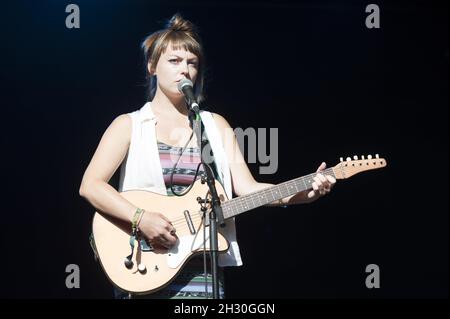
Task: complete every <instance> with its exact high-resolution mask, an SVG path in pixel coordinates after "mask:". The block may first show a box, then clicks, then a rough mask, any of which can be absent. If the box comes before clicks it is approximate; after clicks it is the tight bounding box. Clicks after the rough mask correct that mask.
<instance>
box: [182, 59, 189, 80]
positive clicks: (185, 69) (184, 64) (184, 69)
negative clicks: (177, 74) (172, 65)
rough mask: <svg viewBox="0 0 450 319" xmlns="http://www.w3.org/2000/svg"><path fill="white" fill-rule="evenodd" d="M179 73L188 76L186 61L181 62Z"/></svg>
mask: <svg viewBox="0 0 450 319" xmlns="http://www.w3.org/2000/svg"><path fill="white" fill-rule="evenodd" d="M181 74H183V75H184V76H185V77H189V67H188V64H187V62H185V63H181Z"/></svg>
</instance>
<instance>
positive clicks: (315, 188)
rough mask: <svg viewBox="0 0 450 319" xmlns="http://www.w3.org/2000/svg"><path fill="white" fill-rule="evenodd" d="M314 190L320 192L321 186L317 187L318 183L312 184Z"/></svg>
mask: <svg viewBox="0 0 450 319" xmlns="http://www.w3.org/2000/svg"><path fill="white" fill-rule="evenodd" d="M312 188H313V190H315V191H318V190H319V186H317V183H316V182H313V183H312Z"/></svg>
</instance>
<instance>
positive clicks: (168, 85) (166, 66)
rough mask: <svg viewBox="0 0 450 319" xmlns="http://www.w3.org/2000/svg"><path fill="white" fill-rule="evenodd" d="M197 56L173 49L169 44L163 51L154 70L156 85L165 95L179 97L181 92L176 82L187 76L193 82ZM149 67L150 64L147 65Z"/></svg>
mask: <svg viewBox="0 0 450 319" xmlns="http://www.w3.org/2000/svg"><path fill="white" fill-rule="evenodd" d="M198 63H199V61H198V57H197V56H196V55H195V54H193V53H191V52H189V51H186V50H184V49H183V48H181V49H179V50H174V49H173V48H172V46H171V45H169V46H168V48H167V50H166V52H163V53H162V54H161V56H160V58H159V61H158V63H157V65H156V69H155V72H154V73H153V74H155V75H156V78H157V80H158V87H159V89H161V90H162V91H163V92H164V93H165V94H166V95H167V96H172V97H180V96H182V95H183V94H182V93H180V92H179V91H178V82H179V81H180V80H182V79H184V78H187V79H189V80H191V81H192V83H193V84H195V80H196V78H197V74H198ZM149 68H150V65H149Z"/></svg>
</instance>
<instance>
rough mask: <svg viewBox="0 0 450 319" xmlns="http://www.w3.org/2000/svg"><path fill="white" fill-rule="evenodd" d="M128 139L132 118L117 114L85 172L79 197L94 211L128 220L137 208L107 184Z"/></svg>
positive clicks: (125, 151)
mask: <svg viewBox="0 0 450 319" xmlns="http://www.w3.org/2000/svg"><path fill="white" fill-rule="evenodd" d="M130 139H131V118H130V117H129V116H128V115H126V114H123V115H120V116H118V117H117V118H116V119H115V120H114V121H113V122H112V123H111V125H110V126H109V127H108V128H107V130H106V131H105V133H104V134H103V136H102V138H101V140H100V143H99V145H98V147H97V149H96V151H95V153H94V155H93V157H92V159H91V162H90V163H89V165H88V167H87V169H86V171H85V172H84V175H83V179H82V181H81V186H80V190H79V193H80V196H82V197H84V198H85V199H86V200H87V201H88V202H89V203H90V204H91V205H92V206H94V207H95V208H96V209H97V210H99V211H101V212H104V213H107V214H110V215H112V216H114V217H116V218H119V219H121V220H124V221H127V222H131V220H132V217H133V215H134V212H135V211H136V209H137V207H136V206H134V205H132V204H131V203H130V202H129V201H127V200H126V199H125V198H123V197H122V196H120V194H119V193H118V192H117V191H116V190H115V189H114V188H113V187H112V186H111V185H109V184H108V182H109V180H110V179H111V177H112V176H113V175H114V172H115V171H116V170H117V168H118V167H119V165H120V164H121V163H122V161H123V159H124V158H125V155H126V153H127V151H128V147H129V145H130Z"/></svg>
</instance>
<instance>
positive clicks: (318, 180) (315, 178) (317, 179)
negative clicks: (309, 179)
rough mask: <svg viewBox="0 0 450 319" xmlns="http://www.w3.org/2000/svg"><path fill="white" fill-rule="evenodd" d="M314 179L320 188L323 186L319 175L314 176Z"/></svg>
mask: <svg viewBox="0 0 450 319" xmlns="http://www.w3.org/2000/svg"><path fill="white" fill-rule="evenodd" d="M314 181H315V182H316V185H317V187H318V188H319V189H320V188H321V187H322V181H321V180H320V178H318V177H317V176H316V177H314Z"/></svg>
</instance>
